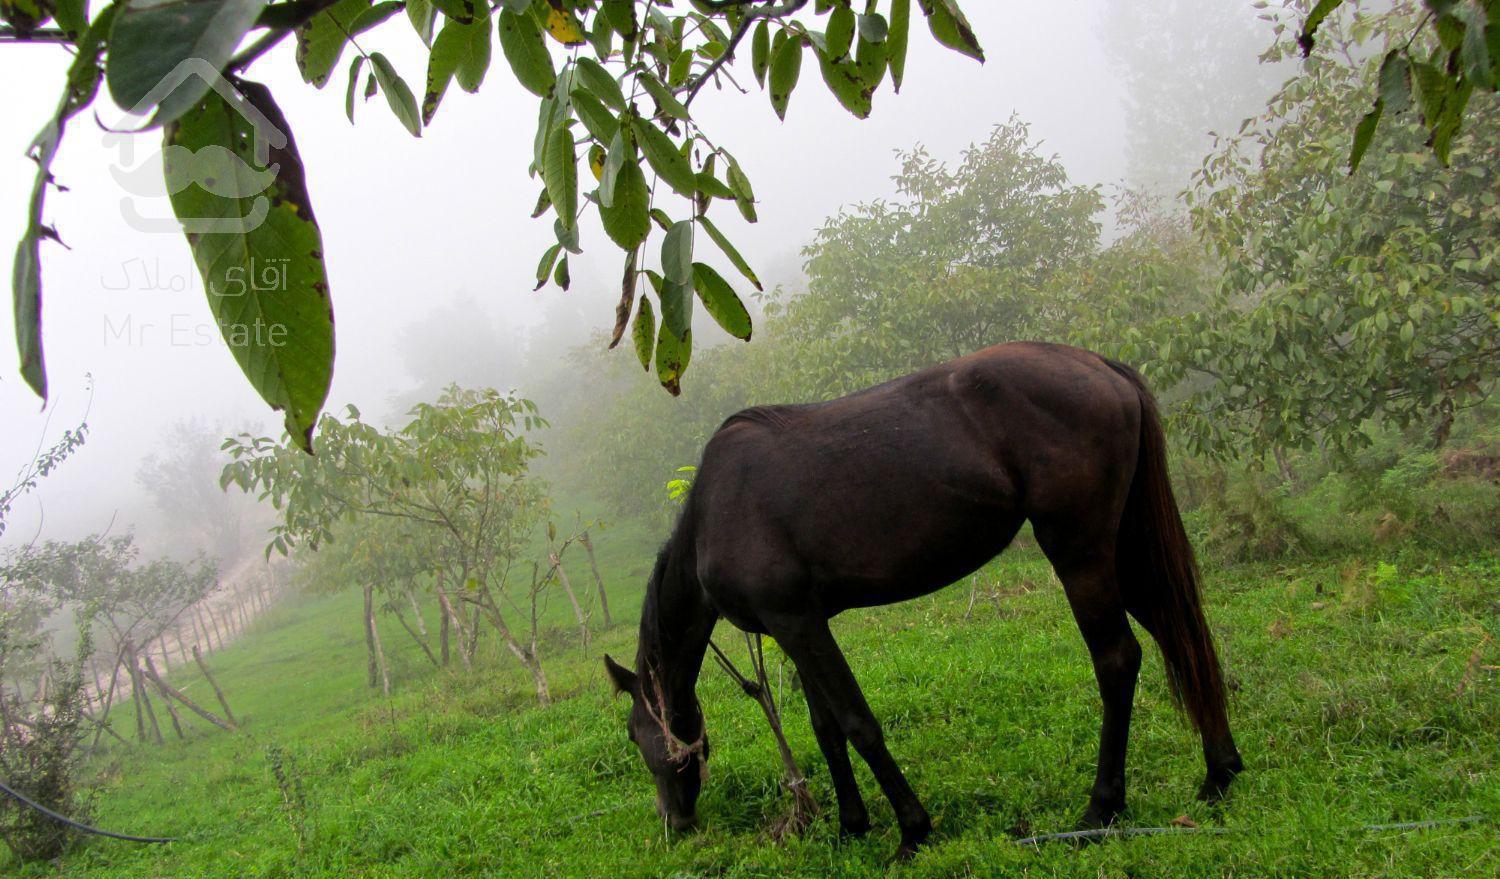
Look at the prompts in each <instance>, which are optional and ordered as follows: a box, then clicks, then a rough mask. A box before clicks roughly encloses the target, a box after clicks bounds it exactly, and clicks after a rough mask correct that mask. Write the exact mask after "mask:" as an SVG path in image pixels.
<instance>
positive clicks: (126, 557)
mask: <svg viewBox="0 0 1500 879" xmlns="http://www.w3.org/2000/svg"><path fill="white" fill-rule="evenodd" d="M217 581H218V570H217V568H216V567H215V566H214V565H213V564H212V563H209V562H207V561H205V560H204V559H201V558H200V559H198V560H196V561H194V562H193V563H190V564H183V563H181V562H178V561H175V560H172V559H153V560H151V561H148V562H144V563H143V562H141V560H140V550H139V548H138V547H137V546H136V544H135V539H134V537H133V536H132V535H130V534H124V535H120V536H117V537H105V536H103V535H93V536H91V537H88V538H86V539H84V540H79V541H75V542H61V541H55V540H49V541H47V542H46V543H43V544H41V545H38V546H28V547H25V548H23V549H21V550H19V551H17V552H16V553H14V554H13V555H12V556H11V557H10V558H9V559H7V561H6V564H5V565H4V566H3V567H0V582H3V583H4V584H5V586H6V591H7V592H9V593H11V594H12V595H19V596H26V597H28V599H29V600H30V601H31V602H33V603H34V606H37V607H41V608H43V609H45V611H46V612H48V613H51V612H55V611H58V610H62V609H68V610H71V611H72V613H73V615H74V617H75V619H76V620H77V621H78V624H79V627H80V628H81V629H82V630H84V631H85V632H87V633H90V635H91V634H92V632H93V630H94V629H95V627H96V625H97V626H99V627H102V628H103V630H104V632H105V633H106V634H107V635H108V636H109V639H110V644H109V647H108V648H107V649H108V651H109V652H110V653H112V659H111V661H110V663H109V665H108V667H109V669H110V671H109V685H108V688H107V690H106V691H105V692H104V693H103V694H102V695H103V704H104V712H103V714H102V715H101V716H100V717H99V718H98V720H97V721H96V726H98V727H100V729H101V731H102V729H103V725H104V722H105V720H107V719H108V717H109V711H110V709H111V708H112V707H113V702H114V695H115V692H116V687H117V684H118V682H119V675H120V671H121V669H123V670H124V671H125V672H126V676H127V679H128V680H129V682H130V695H131V699H132V701H133V702H134V703H135V705H136V732H137V735H138V736H139V737H140V738H142V739H144V738H145V737H146V734H147V733H146V731H147V727H148V721H149V726H150V728H151V729H152V730H153V732H154V734H155V736H156V738H157V739H158V741H159V740H160V738H161V733H160V729H159V728H158V727H157V726H156V721H155V716H154V714H153V713H152V709H151V703H150V700H149V697H148V696H147V693H146V678H147V676H148V675H149V676H150V677H152V678H154V677H155V674H154V669H153V668H152V663H151V660H150V658H149V655H145V654H144V650H145V648H146V647H147V645H149V644H151V643H152V642H154V641H157V640H158V639H160V638H162V637H163V636H164V635H165V634H166V633H167V632H168V631H169V630H171V629H173V628H174V627H175V626H176V623H177V621H178V619H179V618H180V617H181V615H182V614H183V613H184V612H186V611H187V610H188V609H189V608H191V607H192V606H193V605H194V604H196V603H198V602H199V601H201V600H203V598H204V597H205V596H207V595H208V593H209V591H210V590H211V589H212V588H213V587H214V586H215V585H216V584H217ZM86 640H88V641H89V643H90V644H92V639H91V638H89V639H86ZM85 658H87V659H92V658H93V656H92V654H91V653H90V654H88V655H87V656H86V657H85ZM143 659H144V662H145V669H146V670H150V671H146V670H143V669H142V665H141V663H142V660H143ZM178 698H179V701H183V702H184V703H185V704H189V707H193V706H192V705H191V703H188V702H187V700H184V699H181V697H180V694H179V695H178ZM168 710H169V711H171V710H172V709H171V708H170V706H168ZM195 710H196V709H195ZM174 721H175V716H174ZM179 732H180V729H179Z"/></svg>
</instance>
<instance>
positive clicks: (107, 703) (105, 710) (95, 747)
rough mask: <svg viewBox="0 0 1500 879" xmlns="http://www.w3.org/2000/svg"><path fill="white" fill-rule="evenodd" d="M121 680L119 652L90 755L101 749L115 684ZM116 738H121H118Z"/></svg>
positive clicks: (90, 748) (112, 670) (112, 701)
mask: <svg viewBox="0 0 1500 879" xmlns="http://www.w3.org/2000/svg"><path fill="white" fill-rule="evenodd" d="M119 680H120V654H119V651H116V652H115V665H114V668H112V669H111V670H110V672H109V690H108V691H107V692H106V693H105V694H104V708H103V709H102V710H101V712H100V715H99V721H98V722H99V730H98V731H97V732H95V733H94V742H93V744H91V745H89V753H91V754H92V753H93V752H94V751H96V750H98V749H99V737H100V736H101V735H102V734H103V731H104V724H105V723H106V722H108V720H109V710H110V709H111V708H113V707H114V704H115V684H116V683H118V682H119ZM111 732H113V730H111ZM116 738H119V736H116Z"/></svg>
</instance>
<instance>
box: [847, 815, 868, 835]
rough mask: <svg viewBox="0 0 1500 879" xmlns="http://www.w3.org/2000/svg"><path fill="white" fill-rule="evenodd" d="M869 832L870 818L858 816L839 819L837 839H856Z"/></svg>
mask: <svg viewBox="0 0 1500 879" xmlns="http://www.w3.org/2000/svg"><path fill="white" fill-rule="evenodd" d="M869 832H870V816H869V815H860V816H858V817H856V818H849V819H844V818H840V819H839V839H858V838H859V837H861V836H864V835H865V834H866V833H869Z"/></svg>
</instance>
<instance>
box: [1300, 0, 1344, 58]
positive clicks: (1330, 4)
mask: <svg viewBox="0 0 1500 879" xmlns="http://www.w3.org/2000/svg"><path fill="white" fill-rule="evenodd" d="M1343 3H1344V0H1318V2H1317V5H1315V6H1313V8H1312V11H1311V12H1309V13H1307V20H1306V21H1304V22H1303V24H1302V32H1301V33H1300V34H1298V35H1297V43H1298V44H1299V45H1300V46H1301V47H1302V54H1303V55H1304V56H1306V55H1309V54H1311V53H1312V49H1313V35H1314V34H1316V33H1317V32H1318V27H1319V26H1321V25H1322V24H1323V20H1324V19H1326V18H1327V17H1328V16H1329V15H1330V14H1332V13H1333V11H1334V10H1335V9H1338V8H1339V7H1340V6H1342V5H1343Z"/></svg>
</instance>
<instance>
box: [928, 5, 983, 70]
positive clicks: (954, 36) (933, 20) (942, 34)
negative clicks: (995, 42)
mask: <svg viewBox="0 0 1500 879" xmlns="http://www.w3.org/2000/svg"><path fill="white" fill-rule="evenodd" d="M917 2H918V3H919V4H920V5H921V7H922V12H923V13H924V14H926V16H927V27H928V28H929V29H930V30H931V31H932V36H933V37H934V38H935V39H936V40H937V41H938V42H939V43H942V44H943V45H944V46H947V47H948V48H950V49H957V50H958V51H959V52H962V53H963V54H965V55H968V56H969V57H970V58H973V59H974V60H976V61H981V62H982V61H984V50H983V49H981V48H980V47H979V39H978V38H977V37H975V36H974V29H973V28H971V27H970V26H969V20H968V19H967V18H965V17H964V14H963V12H962V11H961V10H960V9H959V8H958V0H917Z"/></svg>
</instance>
